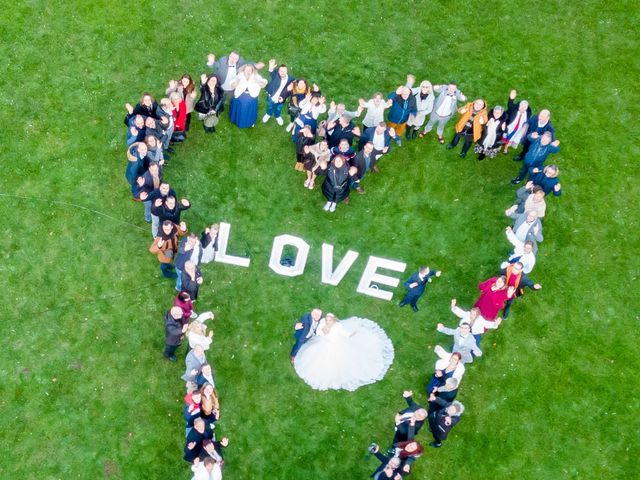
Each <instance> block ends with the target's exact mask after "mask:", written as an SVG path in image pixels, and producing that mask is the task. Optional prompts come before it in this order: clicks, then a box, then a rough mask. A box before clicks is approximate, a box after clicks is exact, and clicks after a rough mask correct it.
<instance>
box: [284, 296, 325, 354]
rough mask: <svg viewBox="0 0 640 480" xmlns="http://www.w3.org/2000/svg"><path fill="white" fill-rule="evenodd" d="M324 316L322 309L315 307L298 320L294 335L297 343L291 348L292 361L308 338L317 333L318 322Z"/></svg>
mask: <svg viewBox="0 0 640 480" xmlns="http://www.w3.org/2000/svg"><path fill="white" fill-rule="evenodd" d="M321 318H322V310H320V309H319V308H314V309H313V310H311V312H309V313H305V314H304V315H303V316H302V317H300V320H299V321H298V322H296V324H295V325H294V327H293V328H294V330H295V331H294V332H293V336H294V337H295V339H296V343H295V344H294V345H293V348H292V349H291V363H293V361H294V360H295V358H296V355H297V354H298V350H300V348H302V345H304V344H305V342H306V341H307V340H309V339H310V338H311V337H313V336H314V335H315V333H316V328H317V327H318V322H319V321H320V319H321Z"/></svg>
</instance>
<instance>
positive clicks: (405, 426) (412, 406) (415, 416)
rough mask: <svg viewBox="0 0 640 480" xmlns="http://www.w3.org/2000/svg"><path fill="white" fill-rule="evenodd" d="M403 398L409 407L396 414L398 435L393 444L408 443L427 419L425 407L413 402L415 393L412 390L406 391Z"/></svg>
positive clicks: (396, 434)
mask: <svg viewBox="0 0 640 480" xmlns="http://www.w3.org/2000/svg"><path fill="white" fill-rule="evenodd" d="M402 396H403V397H404V399H405V400H406V401H407V405H409V407H408V408H405V409H404V410H400V411H399V412H398V413H397V414H396V418H395V422H396V433H395V435H394V437H393V442H391V443H392V444H394V443H398V442H406V441H407V440H409V439H410V438H414V437H415V436H416V435H417V434H418V432H419V431H420V429H421V428H422V425H423V424H424V421H425V420H426V418H427V411H426V410H425V409H424V407H423V406H422V405H418V404H417V403H416V402H414V401H413V398H412V396H413V392H412V391H411V390H405V391H404V392H403V393H402Z"/></svg>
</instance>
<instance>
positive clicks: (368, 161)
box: [349, 142, 380, 193]
mask: <svg viewBox="0 0 640 480" xmlns="http://www.w3.org/2000/svg"><path fill="white" fill-rule="evenodd" d="M379 157H380V155H376V154H375V152H374V150H373V143H372V142H366V143H365V144H364V145H363V147H362V150H360V151H359V152H358V153H356V155H355V157H353V158H352V159H351V160H349V164H350V165H351V166H352V167H355V168H356V174H355V175H354V176H353V177H352V180H351V185H350V186H351V188H355V189H356V192H358V193H364V188H362V185H361V184H360V182H361V181H362V179H363V178H364V176H365V175H366V174H367V172H369V171H370V170H373V171H374V172H375V171H377V167H376V164H377V163H378V158H379Z"/></svg>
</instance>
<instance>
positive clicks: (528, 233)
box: [511, 210, 544, 253]
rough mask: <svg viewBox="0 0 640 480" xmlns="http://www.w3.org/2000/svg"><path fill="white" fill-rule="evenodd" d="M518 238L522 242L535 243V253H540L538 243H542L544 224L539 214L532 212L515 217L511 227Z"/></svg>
mask: <svg viewBox="0 0 640 480" xmlns="http://www.w3.org/2000/svg"><path fill="white" fill-rule="evenodd" d="M511 228H512V230H513V233H514V234H515V236H516V238H517V239H518V240H520V241H521V242H526V241H527V240H530V241H532V242H533V253H537V252H538V242H542V241H543V240H544V237H543V236H542V222H541V221H540V219H539V218H538V212H536V211H535V210H531V211H529V212H524V213H521V214H520V215H518V216H516V217H515V220H514V221H513V227H511Z"/></svg>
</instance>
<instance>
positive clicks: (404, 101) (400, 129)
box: [387, 85, 418, 145]
mask: <svg viewBox="0 0 640 480" xmlns="http://www.w3.org/2000/svg"><path fill="white" fill-rule="evenodd" d="M389 99H390V100H391V108H390V109H389V113H388V114H387V124H388V125H389V127H391V128H393V129H394V130H395V132H396V134H397V135H398V137H401V136H402V135H404V131H405V129H406V128H407V120H409V115H415V114H416V113H418V109H417V107H416V97H414V96H413V95H412V94H411V89H410V88H409V87H407V86H404V85H403V86H401V87H398V89H397V90H396V91H395V92H393V93H391V94H389ZM397 142H398V144H399V145H400V144H401V142H400V141H399V139H398V140H397Z"/></svg>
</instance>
